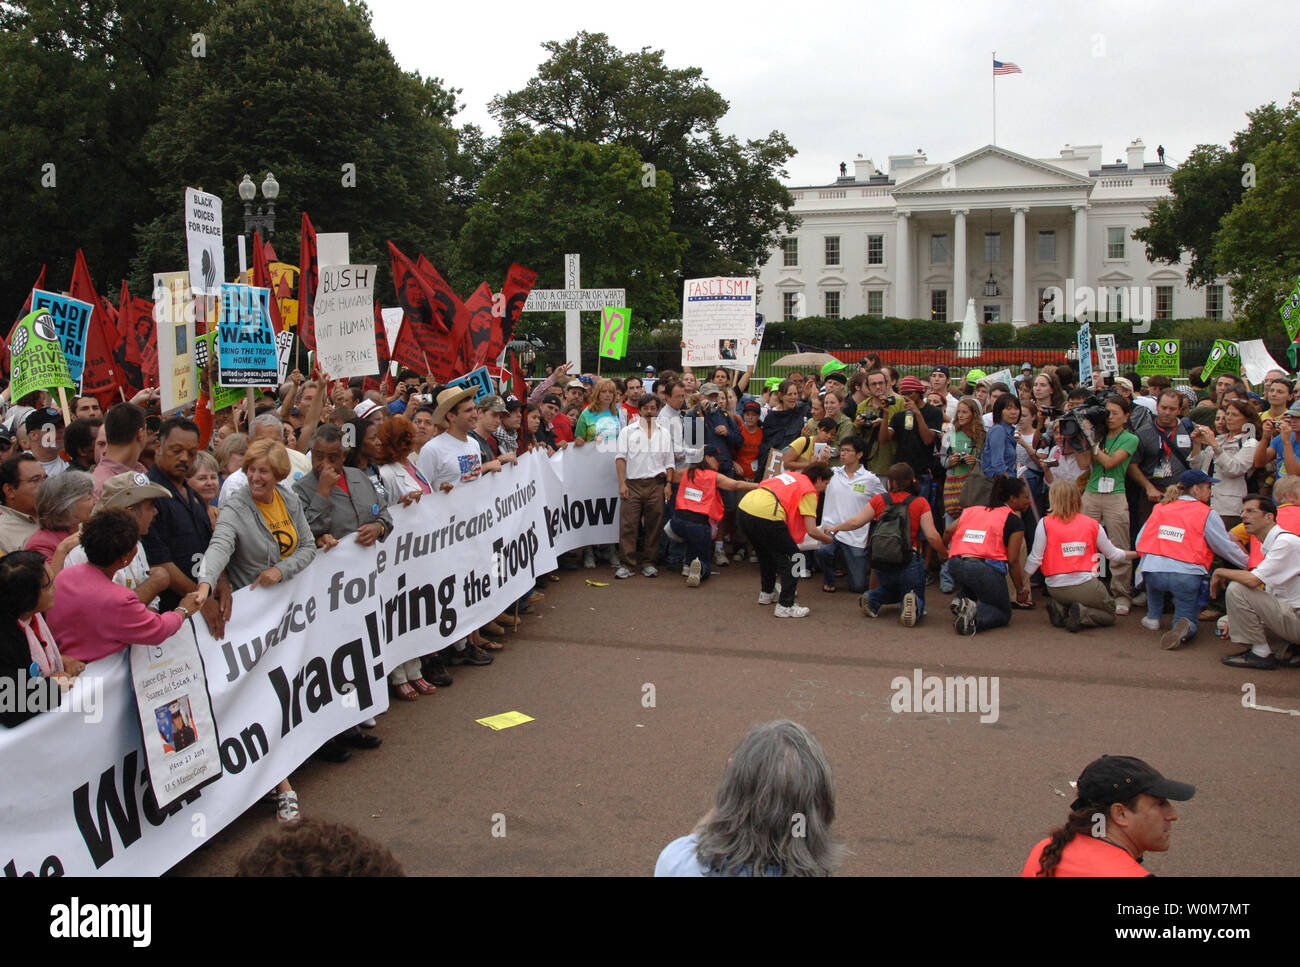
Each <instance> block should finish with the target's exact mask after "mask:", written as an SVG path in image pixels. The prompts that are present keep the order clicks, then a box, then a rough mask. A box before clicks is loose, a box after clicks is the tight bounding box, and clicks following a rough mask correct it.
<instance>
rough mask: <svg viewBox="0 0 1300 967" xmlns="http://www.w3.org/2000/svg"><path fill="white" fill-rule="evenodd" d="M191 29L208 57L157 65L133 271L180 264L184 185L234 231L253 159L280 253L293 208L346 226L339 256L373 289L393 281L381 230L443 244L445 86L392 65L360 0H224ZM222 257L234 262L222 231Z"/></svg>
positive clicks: (450, 146)
mask: <svg viewBox="0 0 1300 967" xmlns="http://www.w3.org/2000/svg"><path fill="white" fill-rule="evenodd" d="M204 32H205V34H206V39H207V56H206V57H204V58H201V59H200V58H193V59H191V60H190V62H187V63H183V64H181V65H179V66H178V67H176V68H175V69H173V70H172V71H171V72H170V74H169V75H168V94H167V97H166V99H165V101H164V102H163V104H162V105H161V108H160V110H159V112H158V119H157V121H156V122H155V124H154V125H153V126H152V127H151V128H150V130H149V133H148V135H147V137H146V139H145V149H146V152H147V155H148V157H149V159H150V160H151V161H152V162H153V163H154V164H155V165H157V166H158V169H159V171H160V172H162V174H161V175H160V177H159V181H158V186H157V189H156V191H155V213H154V215H153V217H152V218H151V219H150V220H149V221H148V222H147V223H145V224H143V225H141V227H140V228H139V230H138V231H137V232H136V241H137V244H138V251H137V254H136V256H135V259H134V260H133V264H134V266H135V269H136V276H135V284H139V285H144V284H146V283H148V282H149V273H151V272H153V271H163V270H174V269H178V268H181V267H182V266H184V264H185V234H184V229H183V226H182V219H181V208H182V199H183V192H184V189H185V188H186V186H190V187H202V188H203V189H204V190H206V191H210V192H213V193H215V194H218V195H220V196H221V197H222V199H223V200H224V202H225V205H224V220H225V231H226V234H227V236H228V237H233V236H235V235H237V234H238V233H240V232H241V231H242V230H243V220H242V211H243V207H242V203H241V202H240V200H239V195H238V191H237V185H238V183H239V181H240V180H241V179H242V177H243V175H244V174H245V173H248V174H250V175H252V176H253V177H254V180H255V181H256V182H260V181H261V180H262V176H263V173H265V172H266V171H272V172H274V174H275V176H276V180H277V181H279V182H280V185H281V191H282V199H281V202H280V203H279V204H277V207H276V233H275V235H274V236H273V237H272V242H273V243H274V244H275V245H276V247H277V250H278V254H279V255H280V256H281V258H283V259H285V260H286V261H292V262H296V261H297V248H298V226H299V223H300V221H301V219H300V214H301V212H302V211H304V210H306V211H307V212H308V213H309V214H310V215H311V218H312V221H313V223H314V224H315V226H316V229H317V230H318V231H323V232H347V233H348V234H349V242H350V247H351V258H352V261H354V262H373V263H376V264H378V265H379V267H380V270H379V275H380V281H379V284H378V285H377V287H376V292H377V293H379V298H381V299H382V298H383V294H382V293H383V292H384V291H387V292H388V293H389V294H390V295H391V293H392V288H391V286H392V283H391V274H390V271H391V270H390V267H389V264H388V257H387V247H386V241H387V240H388V239H390V238H391V239H392V240H393V241H394V242H395V243H396V244H397V245H398V246H399V247H401V248H402V249H403V250H404V251H408V252H412V253H414V252H425V253H426V254H428V255H429V257H430V258H431V259H433V260H434V261H435V262H438V261H442V260H445V259H446V258H447V257H448V255H449V252H448V249H449V247H450V242H451V239H452V237H453V236H454V233H455V230H456V228H457V227H458V226H457V224H456V223H455V219H456V215H457V211H456V208H455V207H454V206H453V205H452V204H451V202H450V200H449V199H450V194H451V180H452V171H451V167H452V162H453V159H454V158H455V156H456V132H455V129H454V128H453V127H452V126H451V123H450V119H451V117H452V115H453V114H454V113H455V109H456V105H455V95H456V93H457V92H456V91H455V90H451V89H447V88H445V87H443V86H442V82H441V81H440V80H438V79H435V78H421V77H420V76H419V75H418V74H408V73H406V72H404V71H402V70H401V68H400V67H398V65H397V63H396V62H395V61H394V60H393V57H392V54H391V53H390V52H389V50H388V45H387V44H385V43H383V42H382V41H380V40H379V39H377V38H376V37H375V34H374V31H373V30H372V29H371V25H370V15H369V13H368V12H367V10H366V8H365V6H364V4H361V3H355V2H350V3H346V4H345V3H343V2H341V0H284V2H281V3H278V4H275V5H274V6H267V5H266V4H264V3H262V2H261V0H233V2H230V3H228V4H224V5H223V6H222V7H221V9H220V11H219V12H218V13H217V14H216V15H215V16H214V17H213V18H212V19H211V20H210V22H209V23H208V24H207V26H206V27H205V28H204ZM259 201H260V199H259ZM226 257H227V260H228V261H227V265H228V267H230V266H233V265H234V264H235V263H234V245H233V244H228V246H227V253H226ZM227 275H229V276H232V277H233V275H234V271H233V269H230V270H229V271H228V272H227Z"/></svg>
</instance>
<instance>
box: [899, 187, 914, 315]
mask: <svg viewBox="0 0 1300 967" xmlns="http://www.w3.org/2000/svg"><path fill="white" fill-rule="evenodd" d="M911 215H912V213H911V212H906V211H902V210H900V211H899V212H898V226H897V229H896V230H895V233H894V315H895V316H897V317H898V318H900V319H910V318H911V317H912V292H913V290H914V288H915V286H914V284H913V282H912V237H911V232H910V231H909V230H908V224H907V220H908V218H910V217H911Z"/></svg>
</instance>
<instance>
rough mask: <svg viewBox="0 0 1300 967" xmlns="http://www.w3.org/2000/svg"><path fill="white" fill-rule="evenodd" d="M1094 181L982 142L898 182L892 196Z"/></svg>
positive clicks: (1078, 185)
mask: <svg viewBox="0 0 1300 967" xmlns="http://www.w3.org/2000/svg"><path fill="white" fill-rule="evenodd" d="M1092 187H1093V181H1092V179H1091V178H1085V177H1083V176H1082V175H1078V174H1075V173H1074V172H1073V171H1068V170H1066V169H1065V168H1061V167H1058V166H1057V165H1053V164H1049V163H1047V162H1045V161H1038V160H1037V159H1035V158H1029V157H1026V156H1025V155H1022V154H1016V153H1015V152H1014V151H1008V150H1007V149H1006V148H999V147H996V146H995V145H991V144H989V145H985V146H984V147H982V148H979V149H977V150H975V151H972V152H971V153H970V154H966V155H962V156H961V157H960V158H957V159H955V160H953V161H950V162H948V163H947V164H942V165H939V166H938V167H937V168H932V169H930V170H929V171H927V172H924V173H922V174H919V175H917V176H916V177H915V178H912V179H911V180H909V181H905V182H903V183H902V184H900V185H898V187H896V188H895V189H894V191H893V195H894V197H895V198H905V197H907V196H909V195H920V194H936V193H942V194H950V195H961V194H962V193H964V192H978V191H1001V190H1006V189H1008V188H1031V189H1039V190H1042V189H1052V188H1059V189H1069V190H1072V191H1078V190H1079V189H1080V188H1083V189H1086V190H1091V189H1092Z"/></svg>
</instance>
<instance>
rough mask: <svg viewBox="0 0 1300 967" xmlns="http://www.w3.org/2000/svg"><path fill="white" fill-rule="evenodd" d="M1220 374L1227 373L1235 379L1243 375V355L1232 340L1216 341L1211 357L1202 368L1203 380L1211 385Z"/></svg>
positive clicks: (1211, 349) (1211, 350)
mask: <svg viewBox="0 0 1300 967" xmlns="http://www.w3.org/2000/svg"><path fill="white" fill-rule="evenodd" d="M1220 373H1227V374H1228V375H1229V376H1232V377H1234V378H1235V377H1236V376H1237V375H1239V374H1240V373H1241V353H1240V351H1239V350H1238V349H1237V344H1236V343H1235V342H1233V341H1232V340H1231V339H1216V340H1214V345H1213V346H1212V347H1211V348H1210V355H1209V357H1208V358H1207V359H1206V360H1205V365H1204V366H1203V367H1202V368H1201V379H1202V380H1204V381H1205V382H1206V383H1209V382H1210V381H1211V380H1213V379H1217V378H1218V376H1219V374H1220Z"/></svg>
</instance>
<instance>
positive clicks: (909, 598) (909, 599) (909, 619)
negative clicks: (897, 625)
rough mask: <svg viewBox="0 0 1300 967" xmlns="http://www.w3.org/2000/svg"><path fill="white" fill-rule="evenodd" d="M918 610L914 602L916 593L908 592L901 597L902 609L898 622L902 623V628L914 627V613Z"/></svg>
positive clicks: (915, 601)
mask: <svg viewBox="0 0 1300 967" xmlns="http://www.w3.org/2000/svg"><path fill="white" fill-rule="evenodd" d="M918 610H919V606H918V604H917V600H916V593H915V592H913V591H908V592H907V593H906V594H905V595H903V608H902V612H901V613H900V614H899V616H898V620H899V621H900V622H902V624H903V627H904V628H914V627H916V612H917V611H918Z"/></svg>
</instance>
